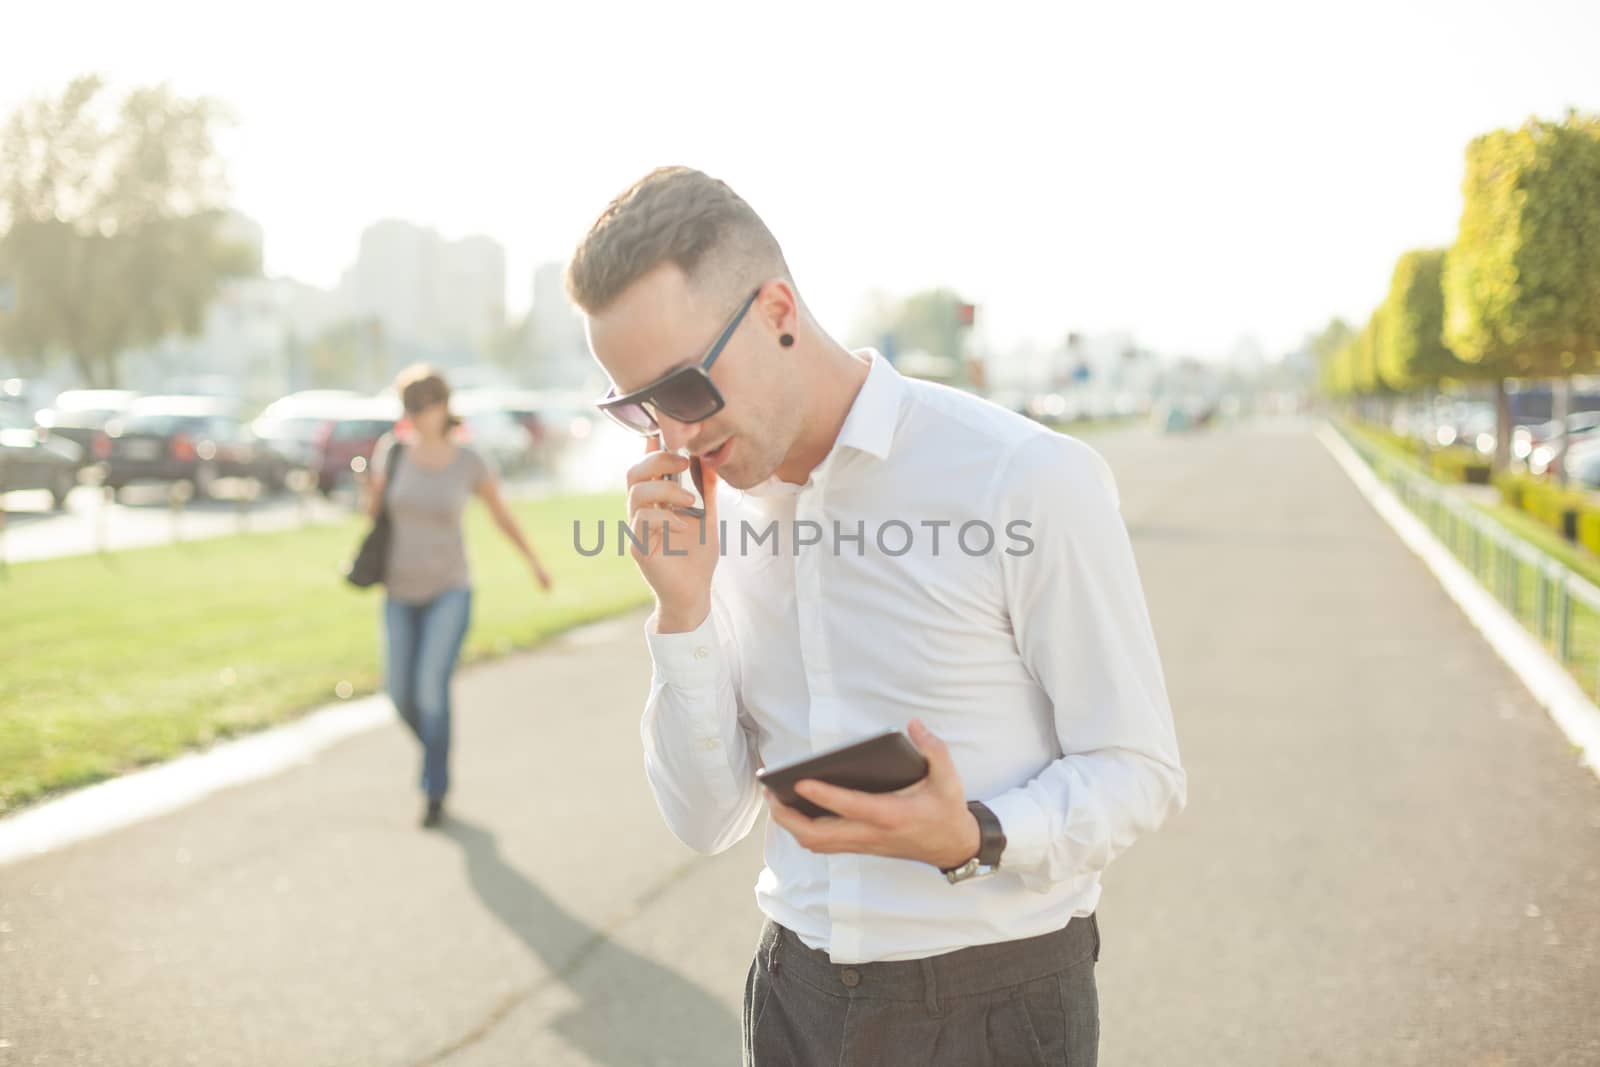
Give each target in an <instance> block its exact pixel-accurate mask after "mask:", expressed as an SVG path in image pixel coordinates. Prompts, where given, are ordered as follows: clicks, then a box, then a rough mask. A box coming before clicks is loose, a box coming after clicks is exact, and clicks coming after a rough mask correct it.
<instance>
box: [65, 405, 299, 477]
mask: <svg viewBox="0 0 1600 1067" xmlns="http://www.w3.org/2000/svg"><path fill="white" fill-rule="evenodd" d="M94 453H95V459H96V460H97V461H99V462H100V463H101V464H102V465H103V467H104V469H105V484H106V485H108V486H110V487H111V488H112V489H113V490H121V489H123V488H125V487H127V486H129V485H133V484H135V483H138V482H189V483H190V484H191V485H193V486H194V490H195V495H197V496H201V497H207V496H212V495H214V494H215V492H216V491H217V489H218V483H219V482H220V481H221V480H222V479H224V478H253V479H255V480H256V481H258V482H260V483H261V484H262V485H263V486H264V487H266V488H267V489H268V490H269V491H277V490H280V489H282V488H283V487H284V485H285V483H286V482H287V480H288V475H289V471H290V470H292V469H293V466H294V464H293V461H292V460H291V459H290V458H289V457H287V456H284V455H282V454H280V453H279V452H278V451H277V450H276V449H274V448H273V447H272V444H271V442H269V441H266V440H263V439H261V438H259V437H257V436H256V435H255V434H254V433H253V432H251V430H250V428H249V427H248V426H247V425H245V423H244V422H243V420H241V419H240V417H239V409H238V405H237V404H236V403H234V402H233V401H231V400H228V399H225V398H219V397H207V396H152V397H143V398H141V399H139V400H136V401H134V403H133V405H132V407H130V408H129V410H128V413H127V414H126V415H124V416H121V417H119V418H116V419H113V420H111V421H110V422H109V423H107V424H106V428H105V430H104V431H102V432H101V433H100V434H99V435H98V436H97V437H96V438H95V443H94Z"/></svg>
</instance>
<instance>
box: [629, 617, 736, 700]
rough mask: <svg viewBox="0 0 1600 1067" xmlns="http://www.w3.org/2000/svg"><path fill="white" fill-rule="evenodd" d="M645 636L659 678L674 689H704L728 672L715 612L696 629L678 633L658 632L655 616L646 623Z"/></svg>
mask: <svg viewBox="0 0 1600 1067" xmlns="http://www.w3.org/2000/svg"><path fill="white" fill-rule="evenodd" d="M644 637H645V643H646V644H648V645H649V646H650V661H651V663H653V664H654V666H655V675H656V677H657V678H658V679H660V680H661V681H662V682H664V683H666V684H667V685H670V686H672V687H673V688H674V689H697V688H704V687H707V686H710V685H712V684H713V683H715V682H716V680H717V679H718V678H721V677H724V676H725V675H726V674H727V671H728V664H727V660H726V658H725V656H724V655H723V652H722V636H721V634H720V633H718V632H717V623H716V612H714V611H712V612H707V613H706V617H705V621H704V622H702V623H701V624H700V625H699V626H697V627H695V628H694V629H693V630H689V631H687V632H685V633H676V634H662V633H657V632H656V620H655V616H654V615H652V616H650V618H649V619H648V620H647V621H646V622H645V624H644Z"/></svg>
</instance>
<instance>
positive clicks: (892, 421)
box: [743, 348, 905, 498]
mask: <svg viewBox="0 0 1600 1067" xmlns="http://www.w3.org/2000/svg"><path fill="white" fill-rule="evenodd" d="M851 354H852V355H855V356H858V357H860V358H862V359H866V360H869V361H870V364H871V365H870V366H869V367H868V368H867V380H866V381H864V382H862V383H861V388H860V389H858V390H857V391H856V398H855V400H853V401H852V402H851V404H850V410H849V412H847V413H846V414H845V417H844V425H842V426H840V427H839V436H838V437H836V438H834V442H833V447H832V448H831V449H829V450H828V454H827V455H826V456H824V457H823V460H822V462H821V463H819V464H818V465H817V469H816V470H815V471H813V472H812V477H813V478H815V477H816V476H817V475H818V474H819V473H821V472H823V471H824V470H826V469H828V468H829V467H831V466H832V465H833V462H834V459H835V457H837V456H838V455H839V452H840V450H841V449H845V448H849V449H854V450H855V451H857V452H865V453H867V454H869V455H872V456H876V457H877V458H878V459H887V458H888V457H889V448H890V446H891V445H892V444H893V443H894V431H895V427H896V426H897V425H898V424H899V422H900V397H901V394H903V393H904V392H905V379H904V378H902V377H900V372H899V371H897V370H895V369H894V367H893V366H892V365H891V364H890V363H889V361H888V360H886V359H884V358H883V356H882V355H881V354H880V353H879V352H878V351H877V349H874V348H861V349H857V350H856V351H854V352H853V353H851ZM804 488H805V486H802V485H795V484H794V483H792V482H786V481H783V480H782V479H781V478H779V477H778V476H777V475H776V474H774V475H773V476H772V477H770V478H768V479H767V480H766V481H764V482H762V483H761V484H760V485H757V486H752V487H751V488H749V489H747V490H745V491H744V493H743V495H744V496H749V497H757V498H760V497H783V496H794V495H796V494H798V493H799V492H800V491H801V490H802V489H804Z"/></svg>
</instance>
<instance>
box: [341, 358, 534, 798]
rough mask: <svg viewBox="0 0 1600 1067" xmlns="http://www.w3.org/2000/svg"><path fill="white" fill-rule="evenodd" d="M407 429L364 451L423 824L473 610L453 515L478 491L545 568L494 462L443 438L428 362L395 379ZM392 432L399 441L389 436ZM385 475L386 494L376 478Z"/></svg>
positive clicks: (444, 416)
mask: <svg viewBox="0 0 1600 1067" xmlns="http://www.w3.org/2000/svg"><path fill="white" fill-rule="evenodd" d="M395 388H396V390H397V391H398V392H399V394H400V402H401V404H402V405H403V406H404V408H405V414H406V420H407V421H408V422H409V424H410V433H409V434H406V435H404V436H403V437H399V438H397V437H396V436H395V435H389V436H385V437H384V439H383V440H381V441H379V442H378V447H377V448H376V450H374V452H373V455H372V477H371V479H370V482H369V491H370V493H371V500H370V502H369V509H370V511H371V513H372V514H373V516H374V517H375V516H376V515H377V514H378V511H379V509H380V508H383V507H385V506H387V507H388V509H389V516H390V522H391V524H392V532H391V540H390V544H389V558H388V561H387V564H386V568H385V571H384V583H385V585H386V586H387V590H388V592H387V597H386V599H385V602H384V615H383V619H384V636H385V641H384V645H385V652H384V664H385V673H386V676H387V677H386V682H387V685H388V689H389V697H390V699H392V700H393V701H394V705H395V709H396V710H397V711H398V712H399V713H400V717H401V718H402V719H404V720H405V722H406V725H408V726H410V727H411V730H412V732H413V733H414V734H416V737H417V740H418V741H420V742H421V743H422V792H423V795H424V796H425V797H426V798H427V808H426V810H425V813H424V815H423V818H422V825H424V826H436V825H438V823H439V820H440V818H441V817H442V815H443V806H444V797H445V793H446V791H447V790H448V789H449V786H450V768H449V760H450V680H451V676H452V675H453V674H454V673H455V667H456V659H457V657H458V656H459V654H460V652H461V643H462V640H463V639H464V638H465V637H466V634H467V626H468V623H469V621H470V619H471V615H472V584H471V577H470V574H469V571H468V568H467V552H466V544H465V542H464V540H463V538H462V534H461V515H462V512H463V511H464V510H465V508H466V505H467V499H468V497H470V496H471V495H473V494H476V495H477V496H478V497H480V498H481V499H482V500H483V502H484V504H485V506H487V507H488V509H489V514H490V515H491V516H493V518H494V521H495V525H497V526H499V527H500V530H501V532H503V533H504V534H505V536H506V538H507V539H508V540H510V542H511V543H512V544H513V545H515V546H516V548H517V550H518V551H519V552H520V553H522V556H523V557H524V558H525V559H526V560H527V561H528V565H529V566H530V567H531V568H532V569H533V576H534V579H535V580H536V581H538V583H539V585H540V587H541V588H544V589H549V588H550V576H549V575H548V574H547V573H545V569H544V567H543V566H542V565H541V564H540V563H539V557H538V556H537V555H535V553H534V551H533V547H532V546H531V545H530V544H529V543H528V539H527V538H526V537H524V536H523V534H522V529H521V527H520V526H518V525H517V520H516V518H515V517H514V516H513V515H512V514H511V512H510V510H509V509H508V508H507V507H506V505H505V502H504V501H503V500H502V499H501V497H500V488H499V484H498V481H497V480H496V478H495V475H494V472H493V471H492V470H491V469H490V467H489V464H488V463H487V462H485V460H484V459H483V457H482V456H480V455H479V454H478V453H477V452H475V451H474V450H473V449H471V448H469V447H467V446H465V445H463V444H460V443H459V442H457V441H455V440H453V439H452V434H451V431H452V430H454V429H455V427H456V426H457V425H458V424H459V420H458V419H457V418H456V417H455V416H454V415H452V414H451V413H450V387H449V386H448V385H447V384H446V383H445V380H444V378H443V377H442V376H441V375H440V374H439V373H438V372H437V371H435V370H433V368H431V367H428V366H422V365H419V366H415V367H412V368H409V369H408V370H406V371H404V372H402V373H401V375H400V377H399V378H398V379H397V380H396V382H395ZM397 439H398V442H399V444H398V447H396V441H397ZM391 480H392V482H393V484H390V485H388V491H387V495H386V494H385V485H386V484H387V483H389V482H390V481H391Z"/></svg>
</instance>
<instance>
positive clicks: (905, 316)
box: [891, 289, 964, 359]
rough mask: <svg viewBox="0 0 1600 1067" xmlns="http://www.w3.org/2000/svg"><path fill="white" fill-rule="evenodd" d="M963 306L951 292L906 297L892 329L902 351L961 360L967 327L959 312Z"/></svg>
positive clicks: (945, 290)
mask: <svg viewBox="0 0 1600 1067" xmlns="http://www.w3.org/2000/svg"><path fill="white" fill-rule="evenodd" d="M962 303H964V301H963V300H962V299H961V297H959V296H957V295H956V294H955V293H954V292H952V291H951V290H949V289H928V290H924V291H922V292H920V293H913V294H911V296H909V297H907V298H906V300H905V302H904V303H903V304H901V305H900V309H899V311H898V313H897V314H896V315H895V319H894V325H893V326H892V327H891V329H892V330H893V332H894V334H895V339H896V341H897V342H898V343H899V345H900V349H901V351H910V350H913V349H918V348H920V349H922V350H923V351H925V352H928V353H930V354H931V355H935V356H945V357H947V358H950V359H956V358H959V357H960V356H961V354H962V345H961V331H962V330H963V329H964V327H963V326H962V325H961V324H960V322H959V321H958V320H957V317H956V313H957V308H959V307H960V305H961V304H962Z"/></svg>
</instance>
